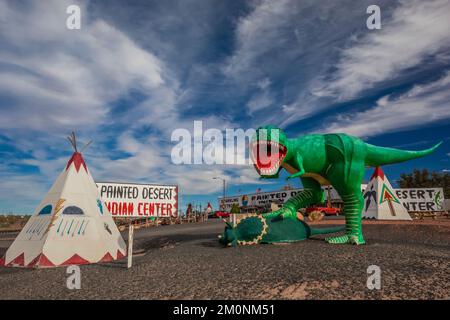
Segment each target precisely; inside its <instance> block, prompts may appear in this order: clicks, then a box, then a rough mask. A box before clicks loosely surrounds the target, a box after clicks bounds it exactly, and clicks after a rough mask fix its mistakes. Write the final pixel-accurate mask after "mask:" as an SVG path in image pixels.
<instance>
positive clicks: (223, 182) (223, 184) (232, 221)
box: [213, 177, 236, 226]
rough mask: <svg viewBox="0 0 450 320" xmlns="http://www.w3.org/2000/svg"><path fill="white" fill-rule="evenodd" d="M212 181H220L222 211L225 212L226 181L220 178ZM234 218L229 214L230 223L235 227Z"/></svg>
mask: <svg viewBox="0 0 450 320" xmlns="http://www.w3.org/2000/svg"><path fill="white" fill-rule="evenodd" d="M213 179H214V180H222V186H223V193H222V202H223V209H224V210H225V189H226V180H225V179H223V178H220V177H214V178H213ZM235 218H236V217H235V216H234V214H231V213H230V222H231V223H232V224H233V226H234V225H235V220H236V219H235Z"/></svg>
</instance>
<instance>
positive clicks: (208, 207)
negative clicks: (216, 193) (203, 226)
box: [205, 202, 213, 214]
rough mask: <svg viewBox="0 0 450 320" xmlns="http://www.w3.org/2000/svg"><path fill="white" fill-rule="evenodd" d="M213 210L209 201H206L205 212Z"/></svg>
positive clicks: (208, 212)
mask: <svg viewBox="0 0 450 320" xmlns="http://www.w3.org/2000/svg"><path fill="white" fill-rule="evenodd" d="M212 211H213V208H212V205H211V203H209V202H208V206H207V207H206V209H205V213H206V214H210V213H211V212H212Z"/></svg>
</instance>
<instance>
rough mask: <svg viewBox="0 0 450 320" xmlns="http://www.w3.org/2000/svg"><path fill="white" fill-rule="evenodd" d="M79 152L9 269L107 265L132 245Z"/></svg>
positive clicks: (15, 249) (24, 234)
mask: <svg viewBox="0 0 450 320" xmlns="http://www.w3.org/2000/svg"><path fill="white" fill-rule="evenodd" d="M70 140H71V142H72V144H73V146H74V149H75V152H74V153H73V155H72V157H71V158H70V160H69V162H68V163H67V166H66V167H65V168H64V170H63V172H62V173H61V174H60V175H59V176H58V178H57V179H56V181H55V182H54V184H53V186H52V187H51V189H50V191H49V192H48V193H47V194H46V196H45V197H44V199H43V200H42V201H41V203H40V204H39V206H38V207H37V209H36V211H35V213H34V214H33V215H32V216H31V218H30V219H29V220H28V222H27V224H26V225H25V227H24V228H23V229H22V231H21V232H20V233H19V235H18V236H17V238H16V239H15V240H14V242H13V243H12V245H11V246H10V247H9V249H8V251H6V255H5V258H4V261H3V263H4V264H5V266H20V267H35V268H39V267H41V268H42V267H56V266H66V265H72V264H87V263H96V262H107V261H112V260H116V259H121V258H123V257H124V256H125V255H126V245H125V242H124V241H123V239H122V236H121V235H120V233H119V230H118V229H117V226H116V224H115V223H114V221H113V219H112V216H111V214H110V213H109V211H108V209H107V208H106V206H105V205H104V203H103V201H102V200H101V198H100V195H99V193H98V190H97V187H96V185H95V182H94V180H93V179H92V176H91V175H90V173H89V171H88V169H87V166H86V164H85V162H84V160H83V157H82V155H81V153H80V152H78V151H77V149H76V142H75V135H74V134H72V137H71V138H70Z"/></svg>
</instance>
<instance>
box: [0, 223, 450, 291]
mask: <svg viewBox="0 0 450 320" xmlns="http://www.w3.org/2000/svg"><path fill="white" fill-rule="evenodd" d="M342 223H343V220H334V219H333V220H326V221H321V222H319V223H313V224H314V225H317V224H319V225H330V224H333V225H336V224H342ZM223 227H224V224H223V222H222V221H221V220H212V221H208V222H205V223H196V224H184V225H172V226H161V227H157V228H156V227H154V228H150V229H140V230H137V231H136V240H135V256H134V265H133V267H132V268H131V269H126V268H125V261H119V262H114V263H107V264H96V265H87V266H82V267H81V289H80V290H69V289H67V287H66V280H67V277H68V274H66V269H65V268H56V269H40V270H34V269H33V270H29V269H20V268H5V267H0V299H74V298H76V299H450V273H449V271H448V270H450V219H442V220H438V221H434V220H424V221H412V222H402V223H398V222H383V221H365V222H364V225H363V231H364V236H365V239H366V241H367V245H365V246H353V245H330V244H327V243H325V242H324V241H323V237H320V236H318V237H316V238H315V239H309V240H306V241H302V242H297V243H292V244H287V245H255V246H244V247H237V248H224V247H222V246H221V245H220V244H219V243H218V239H217V236H218V235H219V234H220V233H221V232H222V230H223ZM13 238H14V235H13V234H9V235H8V234H2V235H0V256H2V255H3V254H4V252H5V251H6V249H7V247H8V246H9V245H10V244H11V242H12V239H13ZM124 238H125V237H124ZM371 265H376V266H379V267H380V270H381V289H380V290H369V289H368V288H367V279H368V276H369V274H368V272H367V269H368V267H369V266H371Z"/></svg>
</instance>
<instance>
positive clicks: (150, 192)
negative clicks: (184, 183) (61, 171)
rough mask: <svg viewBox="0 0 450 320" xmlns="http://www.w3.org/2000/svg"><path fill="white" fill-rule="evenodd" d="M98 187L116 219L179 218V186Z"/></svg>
mask: <svg viewBox="0 0 450 320" xmlns="http://www.w3.org/2000/svg"><path fill="white" fill-rule="evenodd" d="M97 187H98V191H99V192H100V196H101V197H102V199H103V201H104V202H105V204H106V206H107V207H108V210H109V212H111V214H112V216H113V217H115V218H121V217H123V218H146V217H176V216H177V213H178V187H177V186H163V185H149V184H131V183H115V182H99V183H97Z"/></svg>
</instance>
